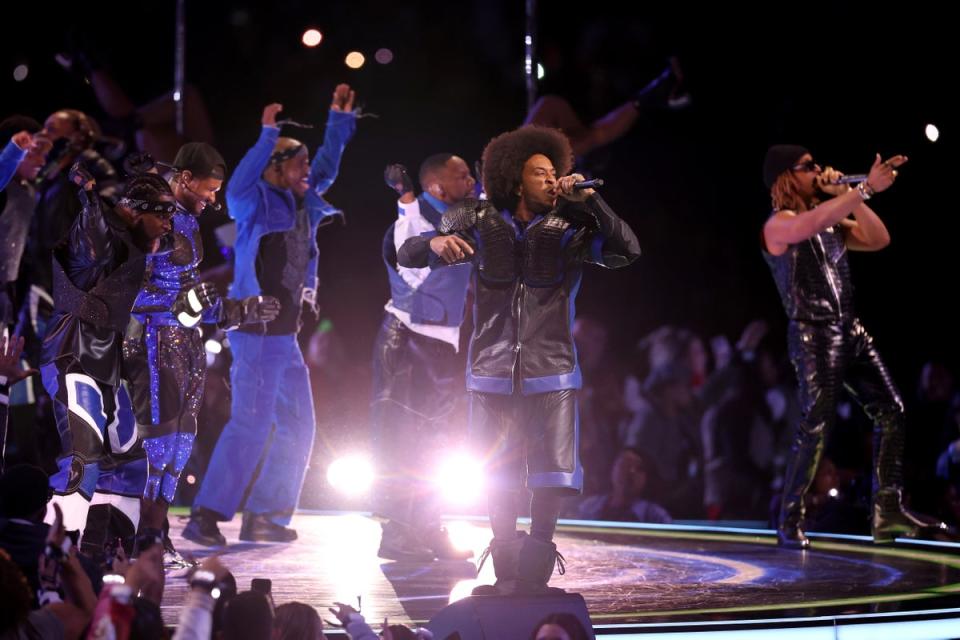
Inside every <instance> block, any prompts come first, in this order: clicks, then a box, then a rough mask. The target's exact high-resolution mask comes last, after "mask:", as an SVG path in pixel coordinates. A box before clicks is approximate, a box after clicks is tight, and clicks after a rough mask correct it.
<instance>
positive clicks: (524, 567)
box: [517, 537, 566, 595]
mask: <svg viewBox="0 0 960 640" xmlns="http://www.w3.org/2000/svg"><path fill="white" fill-rule="evenodd" d="M554 565H556V566H557V567H558V568H559V570H560V575H563V574H564V573H565V572H566V567H565V566H564V564H563V556H562V555H560V554H559V553H558V552H557V545H555V544H554V543H552V542H544V541H543V540H538V539H537V538H534V537H527V539H526V540H525V541H524V543H523V548H522V549H521V550H520V564H519V566H518V568H517V574H518V576H517V593H520V594H524V595H547V594H553V595H556V594H562V593H566V591H564V590H563V589H560V588H558V587H548V586H547V583H548V582H550V577H551V576H552V575H553V567H554Z"/></svg>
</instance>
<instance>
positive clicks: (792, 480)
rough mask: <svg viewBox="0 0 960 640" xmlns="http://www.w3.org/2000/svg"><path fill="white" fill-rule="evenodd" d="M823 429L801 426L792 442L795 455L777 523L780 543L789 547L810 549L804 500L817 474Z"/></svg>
mask: <svg viewBox="0 0 960 640" xmlns="http://www.w3.org/2000/svg"><path fill="white" fill-rule="evenodd" d="M819 433H820V430H814V433H813V434H811V433H808V432H807V431H805V430H804V429H803V425H801V427H800V429H799V430H798V433H797V437H796V440H795V441H794V443H793V458H792V459H791V460H790V464H788V465H787V472H786V475H785V476H784V479H783V498H782V500H781V502H780V519H779V522H778V523H777V543H778V544H779V545H780V546H781V547H786V548H787V549H807V548H809V547H810V539H809V538H807V536H806V535H805V534H804V532H803V525H804V516H805V514H806V507H805V505H804V499H805V498H806V495H807V490H808V489H809V488H810V484H811V483H812V482H813V477H814V476H815V475H816V473H817V465H818V464H819V463H820V453H821V452H822V451H823V446H822V443H823V439H822V438H821V437H820V436H819Z"/></svg>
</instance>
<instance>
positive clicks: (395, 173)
mask: <svg viewBox="0 0 960 640" xmlns="http://www.w3.org/2000/svg"><path fill="white" fill-rule="evenodd" d="M383 179H384V181H385V182H386V183H387V186H388V187H390V188H391V189H393V190H394V191H396V192H397V195H399V196H402V195H403V194H405V193H412V192H413V180H411V179H410V175H409V174H408V173H407V168H406V167H405V166H403V165H402V164H388V165H387V168H386V169H384V170H383Z"/></svg>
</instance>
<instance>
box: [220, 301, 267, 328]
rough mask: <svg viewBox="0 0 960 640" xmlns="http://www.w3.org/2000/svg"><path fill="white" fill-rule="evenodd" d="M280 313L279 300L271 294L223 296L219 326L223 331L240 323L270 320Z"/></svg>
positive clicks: (256, 322)
mask: <svg viewBox="0 0 960 640" xmlns="http://www.w3.org/2000/svg"><path fill="white" fill-rule="evenodd" d="M279 315H280V301H279V300H277V299H276V298H274V297H273V296H250V297H248V298H244V299H242V300H233V299H231V298H224V300H223V315H222V317H221V319H220V327H221V328H222V329H224V330H225V331H231V330H233V329H236V328H237V327H239V326H240V325H242V324H258V323H261V322H272V321H273V320H276V319H277V316H279Z"/></svg>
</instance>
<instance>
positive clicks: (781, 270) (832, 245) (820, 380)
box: [762, 145, 946, 548]
mask: <svg viewBox="0 0 960 640" xmlns="http://www.w3.org/2000/svg"><path fill="white" fill-rule="evenodd" d="M906 161H907V158H906V157H905V156H893V157H892V158H889V159H888V160H886V161H885V162H881V161H880V156H879V154H878V155H877V157H876V160H875V161H874V163H873V166H872V167H871V168H870V173H869V174H868V176H867V179H866V180H865V181H863V182H861V183H860V184H859V185H857V186H856V187H851V186H850V185H848V184H835V183H837V182H839V180H840V178H841V176H842V174H840V173H839V172H838V171H836V170H834V169H832V168H830V167H827V168H826V169H821V167H820V165H818V164H817V163H816V162H814V160H813V156H811V155H810V152H809V151H807V150H806V149H804V148H803V147H799V146H795V145H775V146H773V147H770V149H769V150H768V151H767V155H766V159H765V160H764V165H763V179H764V182H765V183H766V185H767V188H768V189H770V197H771V200H772V204H773V213H772V214H771V215H770V217H769V218H768V219H767V222H766V224H765V225H764V227H763V236H762V239H763V254H764V258H765V259H766V261H767V264H768V265H769V266H770V270H771V271H772V273H773V278H774V280H775V281H776V283H777V288H778V289H779V291H780V298H781V300H782V302H783V306H784V309H785V310H786V312H787V317H788V318H789V320H790V322H789V326H788V331H787V333H788V336H787V337H788V345H789V351H790V359H791V361H792V362H793V366H794V369H796V372H797V380H798V381H799V385H800V404H801V409H802V411H803V416H802V418H801V419H800V423H799V424H798V425H797V432H796V436H795V438H794V442H793V458H792V459H791V460H790V463H789V464H788V466H787V472H786V477H785V479H784V486H783V500H782V503H781V508H780V518H779V523H778V526H777V537H778V540H779V542H780V544H781V545H782V546H786V547H791V548H806V547H808V546H809V545H810V541H809V539H808V538H807V537H806V535H804V531H803V525H804V522H803V519H804V498H805V497H806V494H807V490H808V489H809V488H810V484H811V483H812V482H813V478H814V475H815V474H816V471H817V463H818V462H819V460H820V454H821V452H822V451H823V445H824V441H825V440H826V437H827V434H828V432H829V431H830V428H831V427H832V425H833V423H834V420H835V418H836V414H837V400H838V397H839V394H840V389H841V387H846V389H847V390H848V391H849V392H850V393H851V394H852V395H853V397H854V399H855V400H856V401H857V402H858V403H859V404H860V406H861V407H862V408H863V410H864V412H865V413H866V414H867V416H868V417H869V418H870V420H872V421H873V423H874V451H873V460H874V472H873V517H872V522H871V525H872V532H873V539H874V541H875V542H887V541H890V540H893V538H894V537H896V536H916V535H917V534H918V533H920V532H921V531H922V530H924V529H927V528H935V529H945V528H946V525H943V524H940V523H935V522H932V521H930V520H928V519H925V518H923V517H920V516H918V515H917V514H914V513H911V512H909V511H908V510H906V509H905V508H904V507H903V504H902V503H901V490H902V481H903V472H902V467H903V442H904V411H903V402H902V401H901V399H900V393H899V392H898V391H897V389H896V387H895V386H894V383H893V381H892V380H891V378H890V374H889V372H888V371H887V369H886V367H885V366H884V364H883V361H882V360H881V359H880V354H879V353H878V352H877V350H876V347H874V344H873V339H872V338H871V337H870V334H868V333H867V331H866V329H864V327H863V325H862V324H861V322H860V319H859V318H858V317H857V315H856V312H855V311H854V306H853V285H852V284H851V281H850V268H849V265H848V263H847V250H848V249H849V250H853V251H877V250H879V249H883V248H884V247H886V246H887V245H888V244H889V243H890V235H889V233H887V228H886V226H885V225H884V224H883V221H882V220H881V219H880V218H879V216H877V214H876V213H875V212H874V211H873V210H872V209H871V208H870V207H868V206H867V205H866V201H867V200H869V199H870V198H871V197H872V196H873V195H874V194H876V193H879V192H881V191H886V190H887V189H889V188H890V186H891V185H892V184H893V182H894V180H895V179H896V177H897V168H898V167H900V166H901V165H902V164H903V163H905V162H906Z"/></svg>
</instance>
